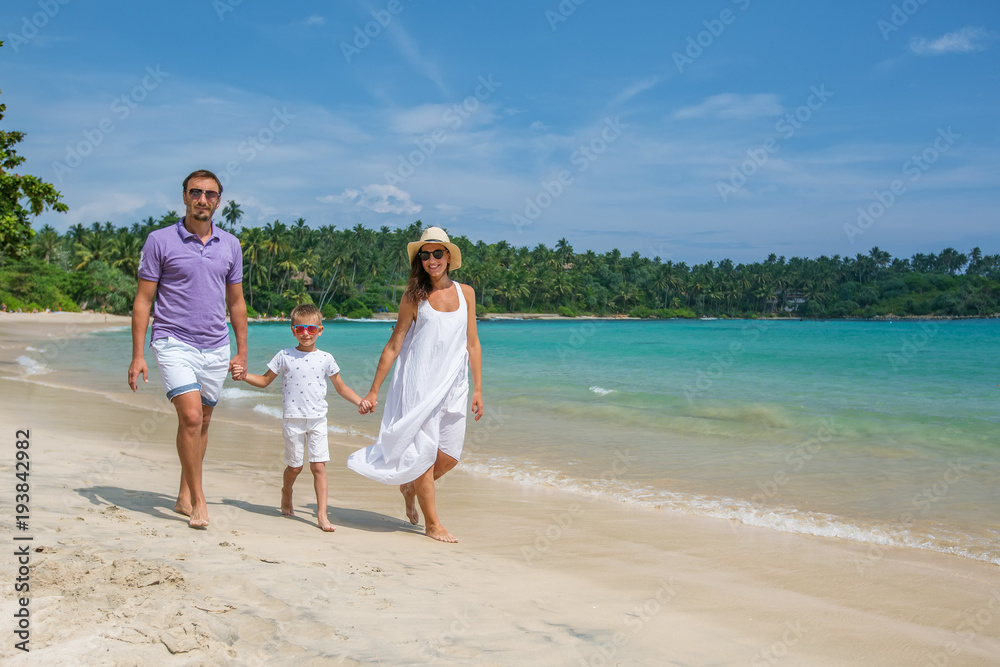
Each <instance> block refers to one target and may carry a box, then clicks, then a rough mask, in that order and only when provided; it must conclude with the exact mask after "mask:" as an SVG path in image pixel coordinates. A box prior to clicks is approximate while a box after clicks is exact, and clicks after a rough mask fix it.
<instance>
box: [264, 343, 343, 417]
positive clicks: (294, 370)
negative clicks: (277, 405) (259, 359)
mask: <svg viewBox="0 0 1000 667" xmlns="http://www.w3.org/2000/svg"><path fill="white" fill-rule="evenodd" d="M267 367H268V368H270V369H271V370H272V371H274V372H275V373H276V374H279V375H281V411H282V417H284V418H287V419H297V418H302V417H305V418H316V417H326V410H327V405H326V379H327V378H328V377H330V376H331V375H336V374H337V373H339V372H340V366H338V365H337V362H336V361H335V360H334V358H333V355H332V354H330V353H329V352H324V351H323V350H313V351H312V352H302V351H300V350H297V349H295V348H294V347H287V348H285V349H284V350H281V351H280V352H278V353H277V354H276V355H274V358H272V359H271V361H269V362H267Z"/></svg>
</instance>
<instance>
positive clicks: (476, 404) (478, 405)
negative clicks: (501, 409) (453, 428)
mask: <svg viewBox="0 0 1000 667" xmlns="http://www.w3.org/2000/svg"><path fill="white" fill-rule="evenodd" d="M472 414H474V415H476V419H475V421H479V418H480V417H482V416H483V395H482V394H481V393H480V392H478V391H477V392H474V393H473V394H472Z"/></svg>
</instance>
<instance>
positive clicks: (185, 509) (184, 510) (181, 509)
mask: <svg viewBox="0 0 1000 667" xmlns="http://www.w3.org/2000/svg"><path fill="white" fill-rule="evenodd" d="M174 511H175V512H177V513H178V514H183V515H184V516H191V506H190V505H186V506H185V505H182V504H181V501H179V500H178V501H177V502H176V503H174Z"/></svg>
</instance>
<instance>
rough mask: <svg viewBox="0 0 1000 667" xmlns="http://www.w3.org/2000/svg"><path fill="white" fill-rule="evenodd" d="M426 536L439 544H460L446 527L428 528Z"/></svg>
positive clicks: (425, 532)
mask: <svg viewBox="0 0 1000 667" xmlns="http://www.w3.org/2000/svg"><path fill="white" fill-rule="evenodd" d="M424 535H426V536H427V537H429V538H431V539H434V540H437V541H438V542H458V539H456V538H455V536H454V535H452V534H451V533H449V532H448V531H447V530H445V529H444V526H427V528H426V529H425V530H424Z"/></svg>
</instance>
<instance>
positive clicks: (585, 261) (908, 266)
mask: <svg viewBox="0 0 1000 667" xmlns="http://www.w3.org/2000/svg"><path fill="white" fill-rule="evenodd" d="M237 213H239V211H238V205H235V204H234V205H233V207H232V208H231V209H230V211H229V217H230V218H231V219H232V220H231V221H230V223H229V224H235V222H234V221H238V219H237V217H236V214H237ZM177 219H178V218H177V215H176V213H175V212H173V211H170V212H168V213H166V214H165V215H163V216H162V217H160V218H159V219H158V220H157V219H153V218H152V217H150V218H147V219H146V220H143V221H141V222H136V223H134V224H132V226H131V227H121V228H115V227H114V226H112V225H111V224H110V223H99V222H94V223H93V224H91V225H90V226H89V227H85V226H83V225H82V224H76V225H72V226H71V227H70V228H69V230H67V231H66V232H65V233H63V234H60V233H59V232H57V231H56V230H55V229H53V228H51V227H49V226H45V227H43V228H42V229H41V230H39V233H38V234H37V235H36V237H35V239H34V241H33V243H32V247H31V257H32V258H33V260H32V261H34V262H35V263H34V264H32V265H31V266H32V269H31V270H32V271H33V272H35V273H37V274H38V275H40V276H48V278H46V280H49V281H50V282H52V281H55V282H53V284H54V285H55V286H56V287H57V288H58V291H59V293H61V294H62V295H63V296H64V297H65V299H68V300H72V301H74V302H76V303H79V304H80V305H81V306H84V307H90V308H103V309H107V310H111V311H114V312H127V309H128V306H129V305H130V302H131V295H132V294H134V282H135V271H136V266H137V263H138V256H139V250H140V248H141V247H142V244H143V242H144V241H145V239H146V235H148V234H149V233H150V232H151V231H153V230H155V229H158V228H161V227H163V226H166V225H169V224H173V223H174V222H176V221H177ZM421 229H422V223H420V222H419V221H417V222H415V223H413V224H412V225H409V226H408V227H405V228H398V229H389V228H388V227H382V228H380V229H378V230H371V229H367V228H365V227H363V226H362V225H355V226H354V227H352V228H348V229H342V230H338V229H336V228H334V227H332V226H325V227H321V228H319V229H312V228H310V227H309V226H308V225H306V224H305V220H302V219H299V220H297V221H295V222H294V223H293V224H291V225H286V224H284V223H282V222H280V221H279V220H275V221H273V222H271V223H268V224H267V225H265V226H263V227H244V228H242V229H241V230H240V232H239V238H240V244H241V246H242V249H243V260H244V266H243V275H244V282H243V290H244V294H245V296H246V300H247V306H248V309H249V310H248V312H249V313H252V314H256V313H261V314H264V315H270V316H277V315H280V314H281V313H284V314H285V315H286V316H287V314H288V313H289V312H291V310H292V308H293V307H294V306H295V305H296V303H308V302H312V303H315V304H316V305H317V306H318V307H319V308H320V311H321V312H322V313H323V315H324V317H326V318H331V317H334V316H335V315H336V314H337V313H342V314H344V315H345V316H347V317H355V318H359V317H366V318H367V317H371V314H372V312H373V311H380V310H390V311H394V310H395V308H396V304H398V303H399V300H400V298H401V297H402V294H403V291H404V290H405V283H406V279H407V276H408V272H409V265H408V264H407V261H406V254H405V250H404V249H405V247H406V243H407V242H409V241H411V240H412V239H414V238H417V237H418V236H419V234H420V230H421ZM452 240H453V241H454V242H455V243H456V244H457V245H459V246H460V247H461V248H462V249H463V266H462V268H461V269H459V270H458V271H456V272H455V273H454V274H453V276H452V277H453V278H454V279H455V280H458V281H461V282H462V283H465V284H468V285H470V286H471V287H472V288H473V289H474V290H475V293H476V304H475V305H476V312H477V314H478V315H481V316H486V315H489V314H492V313H507V312H527V313H553V312H555V313H559V314H562V315H565V316H570V317H574V316H579V315H615V314H618V315H620V314H622V313H628V314H630V315H632V316H634V317H642V318H649V317H657V318H674V317H683V318H695V317H703V316H710V317H720V318H727V317H746V318H756V317H767V318H775V317H779V318H780V317H816V318H818V317H874V316H884V315H886V314H891V315H892V316H897V317H899V316H907V315H915V316H920V315H941V316H949V317H953V316H989V315H992V314H995V313H998V312H1000V255H984V254H983V253H982V251H981V250H979V249H978V248H976V249H974V251H973V252H970V253H969V256H970V257H973V258H974V261H967V262H965V264H963V258H964V255H962V254H961V253H957V251H955V250H953V249H947V248H946V249H945V250H944V251H942V252H941V253H940V254H939V255H933V254H931V255H921V254H917V255H914V256H913V257H912V258H911V259H893V258H892V257H891V256H890V255H889V253H887V252H885V251H881V250H879V249H878V248H873V249H872V250H871V252H869V253H868V254H867V255H865V254H858V255H856V256H855V257H840V256H834V257H825V256H824V257H820V258H818V259H807V258H799V257H792V258H791V259H790V260H786V258H784V257H777V256H775V255H772V256H770V257H768V258H767V260H766V261H763V262H756V263H752V264H736V263H734V262H732V261H731V260H728V259H724V260H722V261H720V262H718V263H716V262H706V263H704V264H697V265H693V266H688V265H687V264H685V263H683V262H679V263H674V262H672V261H668V262H662V261H661V260H660V259H659V258H656V259H649V258H646V257H642V256H641V255H639V254H638V253H632V254H631V255H628V256H625V255H623V254H622V253H621V252H620V251H618V250H611V251H609V252H605V253H602V254H598V253H596V252H593V251H584V252H575V251H574V250H573V249H572V247H570V246H569V244H568V243H567V242H566V241H565V239H561V240H560V241H559V243H557V244H556V247H555V248H547V247H546V246H545V245H542V244H539V245H537V246H536V247H534V248H528V247H515V246H512V245H510V244H509V243H507V242H504V241H501V242H498V243H493V244H487V243H484V242H482V241H478V242H472V241H470V240H468V239H466V238H465V237H463V236H459V235H454V236H453V239H452ZM3 261H4V260H3V258H0V270H3V269H10V268H11V267H12V266H14V265H15V263H14V262H13V260H12V259H11V258H9V257H8V258H7V260H6V261H7V263H6V265H5V264H3ZM966 264H967V265H968V268H967V269H966V273H961V272H960V269H961V268H962V266H965V265H966ZM40 267H47V268H45V269H44V270H43V269H42V268H40ZM116 272H117V273H116ZM57 275H59V276H63V279H60V280H61V282H59V281H58V280H56V276H57ZM95 276H96V278H95ZM116 276H117V277H123V279H124V281H125V282H124V283H119V282H118V281H116V280H115V278H116ZM38 280H41V278H39V279H38ZM9 282H10V279H5V280H3V281H2V282H0V290H3V294H2V296H7V295H9V296H10V298H11V299H12V300H16V301H17V302H18V303H21V304H31V303H37V304H43V305H46V306H48V307H52V306H51V305H49V304H56V303H62V304H63V306H62V307H63V308H64V309H66V307H67V304H68V303H69V301H66V300H64V301H61V302H60V301H59V300H58V295H57V294H56V293H55V292H52V291H51V290H48V291H46V290H47V289H48V288H47V287H46V286H45V285H44V284H38V283H32V282H25V279H21V282H20V283H18V285H19V287H18V289H19V290H20V291H18V292H16V293H15V292H14V291H13V290H12V289H11V288H10V287H9V286H8V283H9ZM10 303H13V301H11V302H10ZM10 303H9V304H8V305H10Z"/></svg>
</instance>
